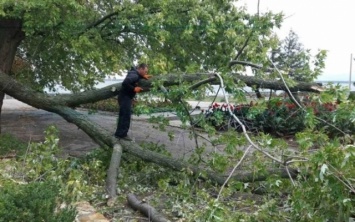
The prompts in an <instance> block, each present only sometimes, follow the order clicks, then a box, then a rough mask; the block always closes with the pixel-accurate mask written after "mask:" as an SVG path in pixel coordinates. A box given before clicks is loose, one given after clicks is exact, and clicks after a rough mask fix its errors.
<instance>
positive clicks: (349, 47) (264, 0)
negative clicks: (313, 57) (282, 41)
mask: <svg viewBox="0 0 355 222" xmlns="http://www.w3.org/2000/svg"><path fill="white" fill-rule="evenodd" d="M257 3H258V0H239V1H238V3H237V5H238V6H243V5H244V6H246V7H247V8H248V11H249V12H250V13H256V12H257V5H258V4H257ZM267 10H271V11H273V12H281V11H283V12H284V14H285V16H286V17H287V18H286V19H285V21H284V23H283V25H282V27H281V29H280V30H277V33H278V34H279V36H280V37H282V38H284V37H285V36H287V34H288V33H289V31H290V29H292V30H294V31H295V32H296V33H297V35H298V36H299V41H300V42H301V43H302V44H303V45H304V47H305V48H308V49H312V50H314V51H315V52H316V50H317V49H325V50H328V56H327V59H326V67H325V69H324V72H323V74H322V76H321V77H319V79H321V80H346V81H347V80H349V73H350V54H351V53H352V54H353V57H355V0H337V1H335V0H260V12H265V11H267ZM352 70H353V71H352V73H355V61H353V68H352ZM352 80H353V81H355V74H353V75H352Z"/></svg>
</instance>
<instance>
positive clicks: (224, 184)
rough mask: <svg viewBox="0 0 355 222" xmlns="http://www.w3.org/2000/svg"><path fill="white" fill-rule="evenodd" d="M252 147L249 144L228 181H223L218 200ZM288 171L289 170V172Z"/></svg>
mask: <svg viewBox="0 0 355 222" xmlns="http://www.w3.org/2000/svg"><path fill="white" fill-rule="evenodd" d="M251 147H252V146H251V145H250V146H248V148H247V149H246V150H245V152H244V154H243V156H242V158H240V160H239V162H238V163H237V164H236V165H235V167H234V168H233V170H232V172H230V174H229V175H228V177H227V179H226V181H225V182H224V183H223V185H222V187H221V189H220V190H219V193H218V196H217V198H216V199H217V200H218V199H219V197H220V196H221V194H222V190H223V188H224V187H225V186H226V185H227V183H228V181H229V180H230V178H231V177H232V175H233V173H234V171H235V170H236V169H237V168H238V167H239V165H240V164H241V163H242V162H243V160H244V158H245V157H246V156H247V154H248V153H249V150H250V148H251ZM287 173H288V172H287Z"/></svg>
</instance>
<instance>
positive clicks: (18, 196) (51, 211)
mask: <svg viewBox="0 0 355 222" xmlns="http://www.w3.org/2000/svg"><path fill="white" fill-rule="evenodd" d="M58 193H59V187H58V186H57V185H55V184H54V183H53V182H43V183H39V182H33V183H30V184H27V185H17V184H16V185H14V184H10V185H9V184H8V185H5V186H4V187H2V188H0V221H1V222H2V221H4V222H5V221H6V222H11V221H14V222H15V221H34V222H36V221H38V222H40V221H46V222H67V221H68V222H72V221H74V219H75V215H76V212H75V210H74V209H69V208H65V209H61V210H59V211H58V212H55V211H56V208H57V207H58V206H57V198H56V197H57V195H58Z"/></svg>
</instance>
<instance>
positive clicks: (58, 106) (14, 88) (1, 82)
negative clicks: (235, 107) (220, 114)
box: [0, 72, 311, 195]
mask: <svg viewBox="0 0 355 222" xmlns="http://www.w3.org/2000/svg"><path fill="white" fill-rule="evenodd" d="M201 75H202V74H201ZM185 76H186V79H187V80H192V79H191V77H190V76H188V75H185ZM195 78H197V79H199V78H200V76H199V75H195ZM208 79H209V81H215V79H214V77H213V75H210V76H209V78H208ZM167 83H169V84H167V85H170V86H171V85H173V83H174V82H167ZM175 84H176V83H175ZM142 85H144V86H145V87H147V86H149V82H148V83H146V84H142ZM276 85H277V84H276ZM308 86H311V84H309V85H308ZM0 87H1V88H2V89H3V92H5V93H6V94H8V95H10V96H12V97H14V98H16V99H18V100H20V101H22V102H24V103H27V104H29V105H31V106H33V107H36V108H38V109H43V110H46V111H49V112H53V113H56V114H58V115H60V116H62V117H63V118H64V119H65V120H67V121H68V122H70V123H73V124H75V125H76V126H78V127H79V128H80V129H81V130H83V131H84V132H85V133H86V134H87V135H89V136H90V137H91V138H92V139H93V140H94V141H95V142H96V143H97V144H98V145H100V146H101V147H102V148H108V147H114V146H115V144H116V143H118V142H119V143H120V144H121V145H122V147H123V151H124V152H126V153H129V154H131V155H133V156H136V157H139V158H141V159H142V160H144V161H148V162H152V163H156V164H158V165H161V166H163V167H168V168H170V169H173V170H178V171H181V170H184V169H187V170H190V171H191V172H192V173H193V174H194V175H206V178H205V179H209V180H211V181H214V182H216V183H218V184H223V183H224V182H225V180H226V178H227V176H228V175H219V174H217V173H215V172H212V171H206V170H205V169H204V167H201V168H199V167H196V166H192V165H190V164H188V163H186V162H182V161H181V160H177V159H174V158H170V157H167V156H164V155H162V154H159V153H155V152H152V151H149V150H145V149H142V148H141V147H140V146H139V145H138V144H136V143H132V142H127V141H117V140H116V139H115V138H114V137H113V136H112V133H111V132H108V131H107V130H105V129H103V128H102V127H100V126H99V125H97V124H95V123H93V122H92V121H90V120H89V119H88V118H87V116H86V115H84V114H82V113H79V112H77V111H76V110H74V109H72V108H70V107H73V106H78V105H80V104H82V103H87V102H93V101H99V100H102V99H106V98H109V97H112V96H114V95H116V94H117V90H119V89H120V84H115V85H112V86H108V87H104V88H102V89H98V90H93V91H88V92H83V93H76V94H72V95H55V96H50V95H46V94H43V93H39V92H35V91H33V90H31V89H29V88H27V87H25V86H24V85H22V84H20V83H19V82H17V81H16V80H14V79H13V78H11V77H9V76H8V75H6V74H5V73H3V72H0ZM113 88H115V90H112V89H113ZM118 164H119V161H118V162H117V163H116V165H113V166H112V167H113V168H112V169H117V168H118ZM115 173H117V171H115V170H111V171H110V174H112V175H108V177H110V176H114V175H117V174H115ZM271 174H277V175H280V176H281V177H288V176H289V175H288V173H287V171H286V170H285V169H284V168H280V169H269V170H267V173H266V174H255V173H252V172H250V173H248V172H246V173H242V174H235V175H233V177H232V178H233V179H235V180H238V181H242V182H250V181H259V180H265V178H267V176H268V175H271ZM296 174H297V172H296V171H295V170H292V175H293V176H295V175H296ZM111 191H112V189H111ZM111 195H114V193H113V192H111Z"/></svg>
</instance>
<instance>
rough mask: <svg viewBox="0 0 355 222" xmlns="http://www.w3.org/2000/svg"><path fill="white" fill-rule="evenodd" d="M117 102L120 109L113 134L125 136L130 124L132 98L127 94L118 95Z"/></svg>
mask: <svg viewBox="0 0 355 222" xmlns="http://www.w3.org/2000/svg"><path fill="white" fill-rule="evenodd" d="M118 104H119V106H120V111H119V114H118V123H117V129H116V133H115V136H117V137H126V136H127V133H128V130H129V127H130V124H131V113H132V98H130V97H129V96H127V95H120V96H119V97H118Z"/></svg>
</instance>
